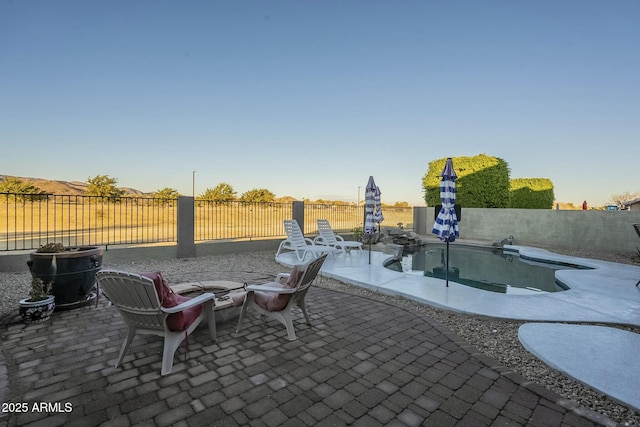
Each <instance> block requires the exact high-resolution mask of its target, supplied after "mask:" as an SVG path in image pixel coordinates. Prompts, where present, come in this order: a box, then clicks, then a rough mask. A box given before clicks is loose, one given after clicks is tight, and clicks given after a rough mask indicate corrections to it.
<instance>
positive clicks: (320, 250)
mask: <svg viewBox="0 0 640 427" xmlns="http://www.w3.org/2000/svg"><path fill="white" fill-rule="evenodd" d="M283 223H284V232H285V233H286V235H287V239H286V240H283V241H282V242H281V243H280V246H278V251H277V252H276V258H278V255H280V253H281V252H282V251H283V250H285V249H289V250H292V251H294V252H295V254H296V258H298V260H299V261H304V258H305V257H306V256H307V254H311V256H312V258H317V257H319V256H320V255H323V254H329V253H333V252H335V251H336V250H337V249H336V248H333V247H331V246H327V245H319V244H314V243H313V241H312V240H311V239H307V238H306V237H304V234H302V230H301V229H300V226H299V225H298V221H296V220H295V219H285V220H283Z"/></svg>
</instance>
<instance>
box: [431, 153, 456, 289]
mask: <svg viewBox="0 0 640 427" xmlns="http://www.w3.org/2000/svg"><path fill="white" fill-rule="evenodd" d="M440 176H441V177H442V180H441V181H440V202H441V203H442V208H441V209H440V212H438V216H437V217H436V220H435V222H434V224H433V230H432V231H431V232H432V233H433V234H435V235H436V236H438V237H439V238H440V240H443V241H445V242H447V262H446V265H445V279H446V281H447V286H449V242H453V241H455V240H456V237H459V236H460V231H459V230H458V218H457V217H456V210H455V203H456V178H457V177H458V176H457V175H456V172H455V171H454V170H453V160H451V157H449V158H448V159H447V163H446V164H445V166H444V169H443V170H442V173H441V174H440Z"/></svg>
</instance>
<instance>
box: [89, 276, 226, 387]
mask: <svg viewBox="0 0 640 427" xmlns="http://www.w3.org/2000/svg"><path fill="white" fill-rule="evenodd" d="M96 279H97V282H98V284H99V286H100V289H102V292H104V294H105V295H106V296H107V298H108V299H109V300H110V301H111V303H112V304H113V305H115V306H116V308H117V309H118V311H119V312H120V314H121V315H122V317H123V319H124V321H125V323H126V324H127V327H128V331H127V337H126V338H125V340H124V342H123V343H122V348H121V349H120V355H119V357H118V361H117V362H116V365H115V366H116V368H117V367H118V365H120V363H121V362H122V359H123V358H124V355H125V354H126V353H127V350H129V347H130V346H131V342H132V341H133V338H134V336H135V335H136V334H152V335H158V336H161V337H164V350H163V353H162V370H161V374H162V375H166V374H169V373H171V371H172V370H173V357H174V354H175V352H176V350H177V349H178V347H179V346H180V344H181V343H182V341H184V340H185V339H186V338H187V336H188V335H190V334H191V333H192V332H193V331H194V330H195V329H196V327H197V326H198V325H199V324H200V322H201V321H202V320H203V319H204V318H205V317H206V318H207V321H208V325H209V333H210V334H211V339H213V340H214V341H215V339H216V321H215V315H214V312H213V304H214V298H215V296H214V294H212V293H205V294H202V295H199V296H197V297H195V298H189V297H184V296H180V295H177V294H175V293H174V292H173V291H172V290H171V288H169V286H168V285H167V284H166V282H165V281H164V279H163V278H162V275H161V274H160V273H148V274H147V273H145V274H142V275H139V274H133V273H127V272H123V271H115V270H102V271H99V272H98V273H96Z"/></svg>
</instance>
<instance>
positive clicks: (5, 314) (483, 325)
mask: <svg viewBox="0 0 640 427" xmlns="http://www.w3.org/2000/svg"><path fill="white" fill-rule="evenodd" d="M549 250H551V251H553V252H556V253H562V254H565V255H571V256H577V257H583V258H595V259H601V260H605V261H612V262H621V263H628V264H633V263H636V264H637V263H638V261H640V260H639V259H638V256H633V255H631V256H630V255H627V254H618V253H611V252H607V253H594V252H590V251H587V250H581V251H567V250H563V249H559V248H549ZM104 267H106V268H116V269H122V270H129V271H154V270H160V271H162V272H163V274H164V275H165V277H166V278H167V280H168V281H169V282H173V283H177V282H179V281H184V279H185V278H188V277H189V275H191V274H194V272H207V271H212V272H213V271H215V273H216V277H217V278H225V276H227V277H228V278H229V279H233V278H236V279H237V278H238V275H240V276H243V277H250V278H252V279H260V278H262V277H264V278H268V277H272V276H274V275H275V274H277V273H278V272H279V271H281V270H282V266H280V265H278V264H277V263H276V262H275V261H274V260H273V252H272V251H263V252H252V253H242V254H230V255H219V256H215V257H200V258H191V259H170V260H152V261H145V262H137V263H124V264H111V265H105V266H104ZM30 279H31V277H30V275H29V273H28V272H20V273H0V289H2V298H0V324H6V323H12V322H19V321H20V318H19V317H18V316H17V305H18V301H19V300H20V299H21V298H25V297H26V296H27V295H28V290H29V286H30V282H31V280H30ZM317 286H322V287H326V288H329V289H333V290H336V291H339V292H346V293H350V294H356V295H360V296H363V297H366V298H374V299H377V300H384V301H386V302H389V303H393V304H396V305H400V306H402V307H404V308H406V309H407V310H413V311H416V312H420V313H423V314H426V315H428V316H429V317H431V318H433V319H436V320H437V321H439V322H440V323H442V324H443V325H445V326H447V327H448V328H450V329H451V330H452V331H454V332H455V333H457V334H458V335H459V336H460V337H461V338H463V339H464V340H465V341H466V342H468V343H469V344H471V345H473V346H474V347H476V348H477V349H478V350H479V351H481V352H483V353H485V354H487V355H489V356H491V357H492V358H494V359H495V360H496V361H497V362H498V363H499V364H501V365H503V366H505V367H507V368H509V369H512V370H513V371H515V372H517V373H519V374H520V375H522V376H523V377H525V378H526V379H528V380H530V381H533V382H535V383H538V384H540V385H543V386H545V387H547V388H548V389H550V390H553V391H555V392H556V393H558V394H559V395H561V396H563V397H565V398H567V399H570V400H572V401H575V402H577V403H578V404H580V405H581V406H583V407H584V408H587V409H591V410H594V411H597V412H599V413H601V414H603V415H605V416H607V417H609V418H610V419H612V420H614V421H616V422H618V423H621V424H623V425H640V414H639V413H637V412H635V411H633V410H631V409H629V408H628V407H626V406H623V405H620V404H618V403H616V402H614V401H612V400H611V399H609V398H608V397H607V396H605V395H603V394H601V393H599V392H597V391H595V390H593V389H591V388H589V387H587V386H584V385H582V384H581V383H579V382H577V381H575V380H573V379H571V378H568V377H567V376H565V375H564V374H562V373H561V372H558V371H556V370H554V369H552V368H550V367H548V366H547V365H545V364H544V363H543V362H542V361H540V360H539V359H537V358H536V357H535V356H533V355H532V354H530V353H529V352H528V351H527V350H525V349H524V348H523V347H522V345H521V344H520V341H519V340H518V328H519V327H520V325H522V324H523V323H525V322H522V321H512V320H502V319H494V318H488V317H479V316H472V315H465V314H460V313H453V312H448V311H446V310H441V309H437V308H434V307H430V306H427V305H424V304H420V303H416V302H414V301H410V300H406V299H404V298H400V297H391V296H386V295H381V294H377V293H374V292H372V291H369V290H367V289H362V288H359V287H356V286H351V285H348V284H345V283H342V282H339V281H337V280H333V279H329V278H326V277H323V278H322V279H321V280H319V281H318V283H317ZM606 326H609V327H620V328H622V329H625V330H629V331H633V332H636V333H640V327H628V326H619V325H606Z"/></svg>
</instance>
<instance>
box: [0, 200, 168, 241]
mask: <svg viewBox="0 0 640 427" xmlns="http://www.w3.org/2000/svg"><path fill="white" fill-rule="evenodd" d="M176 214H177V201H176V200H164V199H155V198H148V197H120V198H109V197H94V196H76V195H52V194H45V195H43V194H38V195H33V194H13V193H0V250H4V251H13V250H28V249H37V248H39V247H40V246H42V245H44V244H46V243H48V242H60V243H62V244H63V245H65V246H86V245H121V244H140V243H158V242H175V241H176V240H177V239H176V216H177V215H176Z"/></svg>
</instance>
